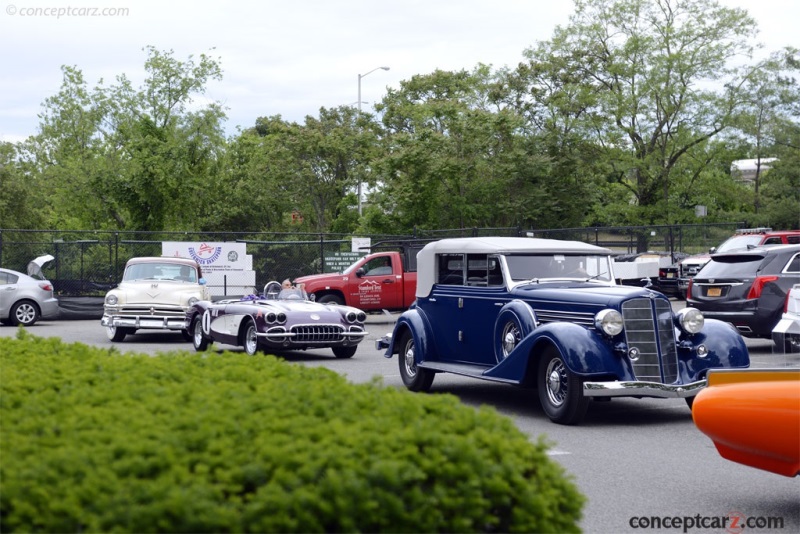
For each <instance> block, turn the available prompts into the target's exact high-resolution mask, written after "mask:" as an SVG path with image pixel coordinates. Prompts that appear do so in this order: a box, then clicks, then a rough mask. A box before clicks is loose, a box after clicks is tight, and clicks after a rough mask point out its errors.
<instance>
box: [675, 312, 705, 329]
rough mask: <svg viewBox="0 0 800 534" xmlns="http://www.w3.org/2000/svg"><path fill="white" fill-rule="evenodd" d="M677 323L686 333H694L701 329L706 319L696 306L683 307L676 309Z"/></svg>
mask: <svg viewBox="0 0 800 534" xmlns="http://www.w3.org/2000/svg"><path fill="white" fill-rule="evenodd" d="M678 323H679V324H680V325H681V329H682V330H683V331H684V332H686V333H687V334H696V333H698V332H699V331H700V330H702V329H703V325H704V324H705V323H706V319H705V317H703V314H702V313H700V310H698V309H697V308H683V309H682V310H680V311H678Z"/></svg>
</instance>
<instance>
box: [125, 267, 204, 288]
mask: <svg viewBox="0 0 800 534" xmlns="http://www.w3.org/2000/svg"><path fill="white" fill-rule="evenodd" d="M132 280H175V281H181V282H192V283H195V284H196V283H197V270H196V269H194V268H193V267H190V266H189V265H181V264H178V263H168V262H164V263H134V264H133V265H129V266H128V268H127V269H125V275H124V276H123V277H122V281H123V282H130V281H132Z"/></svg>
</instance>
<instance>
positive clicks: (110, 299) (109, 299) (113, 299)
mask: <svg viewBox="0 0 800 534" xmlns="http://www.w3.org/2000/svg"><path fill="white" fill-rule="evenodd" d="M117 302H118V299H117V296H116V295H106V305H108V306H116V305H117Z"/></svg>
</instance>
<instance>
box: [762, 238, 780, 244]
mask: <svg viewBox="0 0 800 534" xmlns="http://www.w3.org/2000/svg"><path fill="white" fill-rule="evenodd" d="M762 244H763V245H780V244H781V238H780V237H768V238H766V239H765V240H764V243H762Z"/></svg>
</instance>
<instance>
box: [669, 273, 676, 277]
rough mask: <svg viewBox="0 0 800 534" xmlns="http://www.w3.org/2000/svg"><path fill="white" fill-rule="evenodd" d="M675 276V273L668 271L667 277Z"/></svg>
mask: <svg viewBox="0 0 800 534" xmlns="http://www.w3.org/2000/svg"><path fill="white" fill-rule="evenodd" d="M673 276H675V273H667V278H672V277H673Z"/></svg>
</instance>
